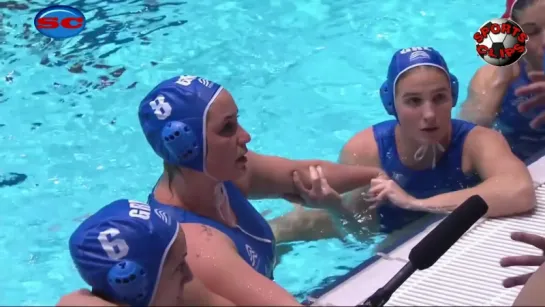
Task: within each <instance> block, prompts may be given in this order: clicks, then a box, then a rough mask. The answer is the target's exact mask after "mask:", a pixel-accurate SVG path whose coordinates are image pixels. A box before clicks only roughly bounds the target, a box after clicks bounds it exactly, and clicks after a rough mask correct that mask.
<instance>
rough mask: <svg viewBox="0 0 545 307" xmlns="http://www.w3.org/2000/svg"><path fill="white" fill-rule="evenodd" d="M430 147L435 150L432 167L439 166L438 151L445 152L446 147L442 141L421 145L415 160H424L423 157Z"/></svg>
mask: <svg viewBox="0 0 545 307" xmlns="http://www.w3.org/2000/svg"><path fill="white" fill-rule="evenodd" d="M430 147H431V149H432V151H433V160H432V162H431V168H432V169H434V168H435V167H436V166H437V151H440V152H445V147H443V145H441V144H440V143H434V144H424V145H421V146H420V147H419V148H418V150H417V151H416V152H415V153H414V160H415V161H422V159H424V157H425V156H426V153H427V152H428V149H429V148H430Z"/></svg>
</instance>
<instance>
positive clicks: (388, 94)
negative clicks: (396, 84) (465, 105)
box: [380, 73, 460, 116]
mask: <svg viewBox="0 0 545 307" xmlns="http://www.w3.org/2000/svg"><path fill="white" fill-rule="evenodd" d="M449 78H450V89H451V94H452V107H455V106H456V102H457V101H458V91H459V88H460V85H459V83H458V78H456V76H455V75H453V74H451V73H449ZM380 100H381V101H382V105H383V106H384V109H385V110H386V112H387V113H388V114H389V115H392V116H396V115H397V113H396V110H395V105H394V101H395V98H394V92H393V90H391V89H390V82H388V80H386V81H384V83H382V86H381V87H380Z"/></svg>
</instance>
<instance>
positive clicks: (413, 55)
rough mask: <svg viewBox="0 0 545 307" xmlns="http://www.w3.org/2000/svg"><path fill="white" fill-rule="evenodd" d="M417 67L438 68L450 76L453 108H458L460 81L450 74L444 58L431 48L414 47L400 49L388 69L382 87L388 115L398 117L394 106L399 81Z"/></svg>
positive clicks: (381, 95)
mask: <svg viewBox="0 0 545 307" xmlns="http://www.w3.org/2000/svg"><path fill="white" fill-rule="evenodd" d="M417 66H433V67H437V68H439V69H441V70H443V71H444V72H445V73H446V74H447V75H448V76H449V79H450V83H451V86H450V87H451V90H452V106H453V107H454V106H456V101H457V100H458V79H457V78H456V76H454V75H453V74H451V73H450V72H449V70H448V66H447V63H446V62H445V59H444V58H443V56H442V55H441V54H440V53H439V52H438V51H437V50H435V49H433V48H431V47H412V48H406V49H400V50H398V51H397V52H396V53H394V56H393V57H392V61H391V62H390V66H389V67H388V76H387V77H386V81H384V83H383V84H382V86H381V87H380V99H381V100H382V104H383V105H384V108H385V109H386V112H388V114H390V115H393V116H395V117H397V112H396V110H395V105H394V100H395V86H396V83H397V80H398V79H399V77H400V76H401V75H402V74H403V73H404V72H406V71H408V70H409V69H411V68H414V67H417Z"/></svg>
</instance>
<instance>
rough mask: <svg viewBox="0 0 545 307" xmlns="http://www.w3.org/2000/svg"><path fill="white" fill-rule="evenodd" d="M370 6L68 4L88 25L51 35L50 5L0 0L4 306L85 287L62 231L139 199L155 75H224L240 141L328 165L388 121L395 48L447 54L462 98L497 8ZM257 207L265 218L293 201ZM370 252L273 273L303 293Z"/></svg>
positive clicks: (420, 3)
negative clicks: (143, 107) (359, 135)
mask: <svg viewBox="0 0 545 307" xmlns="http://www.w3.org/2000/svg"><path fill="white" fill-rule="evenodd" d="M16 2H17V3H28V2H30V1H16ZM379 2H380V1H369V0H322V1H320V0H306V1H303V0H270V1H265V0H261V1H255V0H239V1H218V0H214V1H212V0H203V1H189V2H187V3H181V2H179V1H162V0H155V1H152V0H138V1H136V0H134V1H127V0H117V1H113V0H111V1H99V0H96V1H94V2H93V1H77V2H69V1H67V2H63V3H62V4H67V5H73V6H76V7H78V8H80V9H81V10H83V11H84V12H85V14H86V16H87V18H88V28H87V29H86V30H85V31H84V32H83V33H82V35H81V36H80V37H77V38H73V39H69V40H66V41H62V42H51V41H49V40H48V39H46V38H44V37H42V36H40V34H38V33H37V31H36V30H35V29H34V28H33V27H32V25H31V24H32V20H33V18H34V14H36V13H37V11H38V10H39V9H41V8H43V7H44V6H45V5H46V4H49V2H47V1H43V0H42V1H32V3H33V4H31V5H30V4H29V6H30V7H28V6H27V5H26V4H18V5H15V4H14V3H15V1H12V2H11V6H10V7H6V4H5V3H6V2H0V12H1V16H2V19H0V20H1V27H0V42H1V45H0V63H1V65H0V74H2V77H3V76H6V78H5V79H4V78H3V79H2V80H0V84H1V86H0V175H1V176H3V177H2V178H1V179H0V203H1V205H0V208H1V209H2V211H3V212H2V214H1V215H0V263H3V264H4V266H3V271H2V273H1V274H0V305H47V304H49V305H50V304H54V303H55V302H56V301H57V300H58V298H59V296H60V295H61V294H63V293H66V292H69V291H72V290H74V289H77V288H79V287H83V286H84V284H83V283H82V281H81V280H80V279H79V276H78V275H77V273H76V271H75V270H74V269H73V267H72V263H71V260H70V257H69V254H68V251H67V240H68V236H69V235H70V233H71V232H72V230H73V229H74V228H75V227H76V225H77V224H78V223H79V221H81V218H82V217H83V216H85V215H86V214H88V213H91V212H94V211H95V210H97V209H98V208H99V207H100V206H102V205H104V204H106V203H107V202H109V201H111V200H113V199H116V198H121V197H129V198H132V199H140V200H145V199H146V196H147V193H148V192H149V190H150V188H151V186H152V185H153V184H154V182H155V180H156V179H157V176H158V175H159V174H160V172H161V163H160V161H159V160H158V158H157V157H156V156H155V155H154V154H153V153H152V151H151V150H150V149H149V147H148V145H147V144H146V142H145V140H144V138H143V136H142V133H141V132H140V128H139V126H138V122H137V117H136V105H137V104H138V103H139V99H140V98H142V97H143V95H144V94H145V93H146V92H147V91H148V90H150V89H151V87H152V86H154V85H155V84H156V83H157V82H159V81H160V80H162V79H164V78H168V77H172V76H175V75H179V74H197V75H201V76H204V77H206V78H209V79H212V80H216V81H217V82H220V83H222V84H223V85H224V86H225V87H226V88H228V89H229V90H230V91H231V92H232V94H233V95H234V97H235V99H236V101H237V103H238V104H239V107H240V110H241V119H240V120H241V123H242V125H244V126H245V127H246V129H248V131H249V132H250V133H251V134H252V135H253V141H252V142H251V143H250V146H249V147H250V148H251V149H252V150H255V151H258V152H261V153H267V154H276V155H281V156H284V157H289V158H295V159H303V158H321V159H326V160H332V161H333V160H336V158H337V154H338V151H339V149H340V148H341V146H342V145H343V144H344V142H345V141H347V140H348V138H350V137H351V136H352V135H353V134H354V133H355V132H357V131H359V130H361V129H363V128H366V127H367V126H369V125H371V124H373V123H376V122H378V121H380V120H384V119H387V118H388V117H387V115H386V113H385V111H384V110H383V109H382V108H381V106H380V104H379V98H378V95H377V94H378V93H377V89H378V87H379V85H380V83H381V82H382V79H383V76H384V75H385V71H386V65H387V64H388V61H389V59H390V57H391V54H392V53H393V52H394V50H395V49H397V48H401V47H408V46H413V45H430V46H434V47H435V48H436V49H438V50H440V51H442V52H443V53H444V55H445V57H446V59H447V61H448V62H449V64H450V66H451V68H452V70H453V72H454V73H455V74H457V75H458V76H459V79H460V82H461V89H462V92H461V99H462V100H463V99H464V98H465V88H466V86H467V84H468V82H469V80H470V77H471V74H472V72H474V71H475V69H476V68H477V67H478V66H480V65H482V64H483V62H482V60H481V59H480V58H478V57H477V56H476V54H475V51H474V43H473V42H472V39H471V35H472V32H473V31H475V29H477V28H478V27H479V26H480V25H481V24H482V23H483V22H484V21H485V20H487V19H488V18H491V17H495V16H497V15H499V14H500V13H501V11H502V9H501V5H502V3H503V1H499V0H498V1H497V4H496V5H493V4H492V3H487V9H489V10H490V13H488V14H487V13H481V12H482V10H481V8H482V4H481V3H480V2H475V1H472V0H456V1H454V0H447V1H427V0H413V1H400V0H392V1H390V2H383V4H380V3H379ZM454 113H457V110H454ZM9 173H13V174H11V175H10V174H9ZM8 177H9V178H8ZM254 204H255V206H256V207H258V209H259V210H261V211H266V210H271V211H272V213H271V214H270V215H269V216H268V217H274V216H278V215H280V214H283V213H285V212H288V211H289V210H290V209H291V207H290V205H289V204H288V203H286V202H284V201H257V202H254ZM369 255H370V252H369V246H368V245H366V244H352V245H348V244H343V243H342V242H340V241H338V240H324V241H319V242H314V243H307V244H296V245H295V246H294V249H293V251H292V252H290V253H289V254H288V256H287V258H286V259H284V261H283V262H282V263H281V264H280V265H279V267H278V268H277V270H276V272H275V275H276V277H277V281H278V282H279V283H280V284H281V285H282V286H284V287H285V288H287V289H288V290H289V291H290V292H292V293H294V294H296V295H297V296H298V297H299V298H303V297H304V295H305V293H306V291H307V290H310V289H314V288H316V287H319V286H323V285H324V284H327V283H330V282H331V281H332V280H334V278H327V277H330V276H338V275H342V274H344V273H346V272H347V271H348V270H350V268H352V267H354V266H356V265H357V264H359V263H360V262H362V261H363V260H365V259H367V258H368V257H369ZM326 278H327V279H326ZM324 279H326V280H325V281H324ZM364 286H365V285H362V287H364Z"/></svg>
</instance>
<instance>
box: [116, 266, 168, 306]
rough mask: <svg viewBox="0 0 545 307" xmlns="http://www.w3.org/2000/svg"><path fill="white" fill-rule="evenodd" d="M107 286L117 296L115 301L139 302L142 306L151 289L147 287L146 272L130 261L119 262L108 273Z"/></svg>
mask: <svg viewBox="0 0 545 307" xmlns="http://www.w3.org/2000/svg"><path fill="white" fill-rule="evenodd" d="M157 282H159V281H157ZM108 284H109V285H110V287H111V288H112V290H113V291H112V293H115V295H116V296H117V297H115V298H114V299H115V300H116V301H119V302H141V303H142V304H143V305H146V300H148V299H149V298H150V293H148V291H149V289H153V287H149V281H148V276H147V275H146V271H145V270H144V269H143V268H142V267H141V266H140V265H139V264H138V263H136V262H134V261H130V260H124V261H120V262H118V263H117V264H116V265H114V266H113V267H112V268H111V269H110V270H109V271H108Z"/></svg>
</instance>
